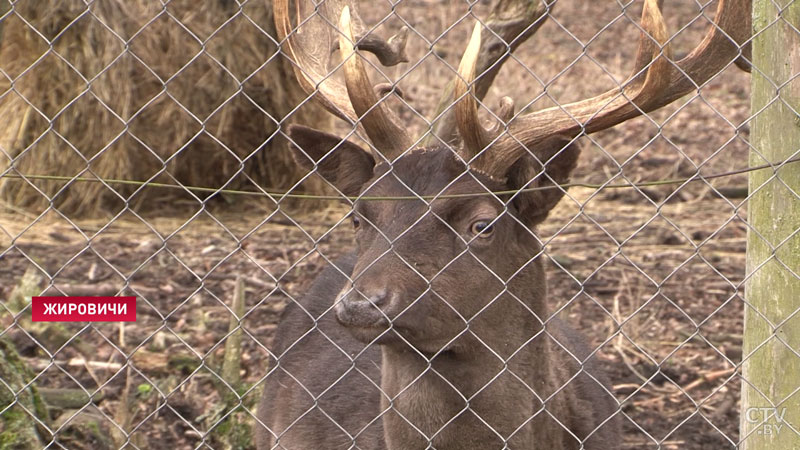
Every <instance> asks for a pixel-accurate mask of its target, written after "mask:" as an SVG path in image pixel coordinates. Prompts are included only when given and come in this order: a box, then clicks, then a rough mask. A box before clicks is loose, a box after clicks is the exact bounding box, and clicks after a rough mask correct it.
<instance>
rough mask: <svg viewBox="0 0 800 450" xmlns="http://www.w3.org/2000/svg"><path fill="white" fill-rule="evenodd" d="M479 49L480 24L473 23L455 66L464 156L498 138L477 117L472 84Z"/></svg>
mask: <svg viewBox="0 0 800 450" xmlns="http://www.w3.org/2000/svg"><path fill="white" fill-rule="evenodd" d="M480 49H481V23H480V22H476V23H475V28H474V29H473V30H472V37H470V39H469V44H467V49H466V50H465V51H464V56H462V57H461V64H459V65H458V77H456V82H455V86H454V87H453V94H454V95H455V98H456V99H460V100H458V103H456V105H455V108H456V125H457V126H458V132H459V134H460V135H461V139H462V140H463V141H464V155H463V156H464V158H465V159H467V160H470V159H472V157H474V156H475V155H476V154H478V152H480V151H481V150H483V149H484V148H485V147H486V146H487V145H489V143H491V141H492V140H493V139H494V138H495V137H497V136H492V135H490V134H489V130H487V129H485V128H483V126H482V125H481V122H480V119H478V102H477V101H476V100H475V94H474V92H473V88H472V85H473V83H474V82H475V65H476V64H477V63H478V52H480Z"/></svg>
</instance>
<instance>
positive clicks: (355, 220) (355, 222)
mask: <svg viewBox="0 0 800 450" xmlns="http://www.w3.org/2000/svg"><path fill="white" fill-rule="evenodd" d="M352 220H353V229H355V230H357V229H358V228H359V227H360V226H361V219H360V218H359V217H358V216H357V215H355V214H353V218H352Z"/></svg>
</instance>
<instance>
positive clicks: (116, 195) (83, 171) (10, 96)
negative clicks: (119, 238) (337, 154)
mask: <svg viewBox="0 0 800 450" xmlns="http://www.w3.org/2000/svg"><path fill="white" fill-rule="evenodd" d="M267 6H268V5H267V4H266V2H256V1H251V2H249V3H247V4H246V5H245V6H244V8H243V9H241V10H240V9H239V8H238V7H237V6H236V5H235V3H233V2H227V1H223V0H215V1H210V2H200V3H197V2H191V1H188V0H179V1H173V2H169V4H168V6H166V7H161V3H159V2H127V1H121V0H101V1H96V2H93V3H92V4H91V5H90V6H89V7H88V8H87V6H86V5H85V4H84V2H82V1H76V0H72V1H63V2H56V3H52V4H49V5H48V6H47V7H42V5H41V4H39V2H34V1H20V2H17V3H16V5H15V6H14V11H15V13H14V14H11V15H10V16H8V17H7V18H6V19H5V20H4V22H3V25H4V26H3V28H4V30H3V40H2V45H1V46H0V70H2V72H0V123H3V124H4V125H3V126H2V127H1V128H0V149H2V153H0V171H3V172H5V171H6V170H9V169H11V170H10V173H12V174H37V175H59V176H70V177H73V176H84V177H95V176H96V177H100V178H110V179H127V180H152V181H161V182H166V183H175V182H179V183H184V184H187V185H196V186H209V187H223V186H226V187H228V188H246V189H251V190H252V189H254V186H253V183H256V184H258V185H260V186H262V187H269V188H288V187H290V186H292V184H293V183H294V182H296V181H297V180H298V179H299V177H300V176H301V175H302V174H299V173H297V170H296V169H295V166H294V164H292V163H291V160H290V157H289V155H288V151H287V149H286V148H285V145H284V142H283V141H282V140H281V139H275V140H272V141H270V140H269V139H270V136H271V135H272V134H273V133H274V132H275V130H276V125H277V122H276V121H280V120H283V119H284V118H285V117H286V116H287V115H289V114H290V113H291V112H292V110H293V109H294V108H295V106H296V105H297V104H299V103H300V102H301V101H302V100H303V99H304V98H305V96H304V95H302V94H300V93H299V92H298V88H297V87H296V85H295V84H294V83H293V80H292V79H290V78H288V77H287V74H290V72H289V71H287V67H288V63H287V62H286V61H285V60H284V59H282V58H280V57H275V55H276V51H277V46H276V45H275V43H274V41H273V40H272V38H270V37H269V36H268V35H267V34H266V33H274V30H273V28H274V26H273V24H272V17H271V11H270V10H269V9H268V8H267ZM50 43H51V44H50ZM126 45H127V46H128V51H126ZM12 84H13V87H12ZM294 121H300V122H304V123H313V124H315V125H316V126H321V127H323V128H324V127H326V126H327V125H326V124H327V123H328V119H327V118H326V117H325V116H323V115H322V113H321V112H320V111H319V110H317V109H315V108H302V109H301V110H299V111H298V112H297V113H295V114H293V115H291V117H289V118H288V119H287V122H294ZM51 125H52V126H51ZM242 167H243V170H240V169H241V168H242ZM226 183H229V184H226ZM111 187H112V188H113V190H112V189H110V188H109V187H107V186H105V185H103V184H101V183H80V182H71V183H67V182H63V181H41V180H36V181H34V180H31V182H30V183H27V182H21V181H19V180H13V179H3V180H0V197H1V198H2V199H3V200H5V201H6V202H9V203H10V204H12V205H14V206H16V207H18V208H25V209H27V210H29V211H32V212H34V213H38V212H39V211H41V210H42V209H43V208H44V207H46V206H47V205H48V200H47V198H50V199H52V200H53V204H54V205H55V206H57V207H58V209H59V210H60V211H62V212H65V213H67V214H70V215H72V216H84V215H90V216H91V215H97V214H98V213H99V212H101V211H105V212H111V213H116V212H117V211H119V210H120V209H121V208H122V207H123V206H124V205H125V203H126V202H130V204H131V205H132V206H133V207H134V208H135V209H137V210H140V209H145V208H151V209H156V208H161V207H163V206H164V205H165V204H167V202H173V201H175V200H176V198H177V199H186V200H189V201H193V197H192V196H191V195H190V194H188V193H187V192H183V191H174V190H169V191H165V190H155V189H144V190H140V191H138V190H137V189H136V188H135V187H130V186H120V185H113V186H111ZM115 191H116V192H115ZM43 194H44V195H43ZM195 204H196V201H195Z"/></svg>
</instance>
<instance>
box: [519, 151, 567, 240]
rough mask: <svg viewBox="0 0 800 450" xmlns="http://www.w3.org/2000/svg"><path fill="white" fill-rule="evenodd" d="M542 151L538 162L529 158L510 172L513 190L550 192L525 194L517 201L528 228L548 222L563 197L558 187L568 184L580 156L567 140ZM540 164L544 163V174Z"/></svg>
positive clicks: (525, 158)
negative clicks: (548, 216) (529, 189)
mask: <svg viewBox="0 0 800 450" xmlns="http://www.w3.org/2000/svg"><path fill="white" fill-rule="evenodd" d="M540 148H541V150H539V151H537V152H536V158H534V157H533V156H532V155H530V154H526V155H525V156H523V157H522V158H520V159H519V160H517V162H516V163H514V165H513V166H511V168H510V169H509V172H508V182H509V184H510V185H511V186H512V188H513V189H524V188H548V189H537V190H533V191H528V192H522V193H520V194H519V195H517V196H516V197H515V198H514V204H515V205H516V206H517V211H519V218H520V220H522V222H523V223H525V225H527V226H529V227H532V226H535V225H537V224H539V223H541V222H542V221H543V220H544V219H545V218H547V214H548V213H550V210H551V209H553V208H554V207H555V206H556V204H557V203H558V201H559V200H561V197H563V196H564V188H561V187H558V185H560V184H566V183H568V182H569V176H570V173H571V172H572V170H573V169H574V168H575V166H576V165H577V164H578V155H580V153H581V149H580V146H579V145H578V144H577V143H576V142H574V141H573V140H572V139H568V138H564V137H555V138H553V139H551V140H550V141H549V142H547V143H546V144H545V145H542V146H541V147H540ZM537 159H538V161H537ZM540 162H541V163H544V165H545V166H544V170H543V169H542V164H541V163H540Z"/></svg>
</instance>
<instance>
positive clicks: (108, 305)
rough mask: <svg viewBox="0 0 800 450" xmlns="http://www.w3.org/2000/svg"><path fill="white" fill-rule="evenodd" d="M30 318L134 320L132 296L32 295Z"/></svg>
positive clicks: (68, 320) (44, 319)
mask: <svg viewBox="0 0 800 450" xmlns="http://www.w3.org/2000/svg"><path fill="white" fill-rule="evenodd" d="M31 307H32V311H31V319H32V320H33V321H34V322H135V321H136V297H33V300H32V303H31Z"/></svg>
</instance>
